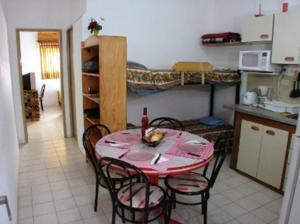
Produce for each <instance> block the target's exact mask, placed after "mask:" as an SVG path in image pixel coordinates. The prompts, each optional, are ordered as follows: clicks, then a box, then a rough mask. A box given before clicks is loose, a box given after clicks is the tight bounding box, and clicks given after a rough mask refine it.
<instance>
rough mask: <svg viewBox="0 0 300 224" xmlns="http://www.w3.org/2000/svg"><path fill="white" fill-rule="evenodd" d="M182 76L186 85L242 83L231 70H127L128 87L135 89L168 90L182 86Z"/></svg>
mask: <svg viewBox="0 0 300 224" xmlns="http://www.w3.org/2000/svg"><path fill="white" fill-rule="evenodd" d="M182 76H183V79H184V83H185V84H189V83H202V81H204V82H205V83H215V84H231V85H233V84H237V83H239V82H240V78H239V75H238V73H237V72H236V71H231V70H214V71H211V72H175V71H172V70H149V69H127V85H128V87H129V88H133V89H148V90H167V89H170V88H172V87H174V86H178V85H180V84H181V79H182ZM203 76H204V77H203ZM203 79H204V80H203Z"/></svg>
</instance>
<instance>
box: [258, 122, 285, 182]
mask: <svg viewBox="0 0 300 224" xmlns="http://www.w3.org/2000/svg"><path fill="white" fill-rule="evenodd" d="M288 136H289V133H288V132H287V131H283V130H280V129H277V128H271V127H268V126H264V130H263V133H262V144H261V153H260V159H259V166H258V170H257V178H258V179H260V180H262V181H264V182H265V183H267V184H270V185H272V186H274V187H276V188H280V185H281V177H282V175H283V167H284V159H285V154H286V150H287V145H288Z"/></svg>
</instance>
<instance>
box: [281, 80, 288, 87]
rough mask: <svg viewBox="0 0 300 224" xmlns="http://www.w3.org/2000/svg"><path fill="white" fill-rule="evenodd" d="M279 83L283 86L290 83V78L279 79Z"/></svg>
mask: <svg viewBox="0 0 300 224" xmlns="http://www.w3.org/2000/svg"><path fill="white" fill-rule="evenodd" d="M281 85H283V86H289V85H290V80H288V79H283V80H281Z"/></svg>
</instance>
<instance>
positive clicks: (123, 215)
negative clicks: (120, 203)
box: [122, 208, 125, 223]
mask: <svg viewBox="0 0 300 224" xmlns="http://www.w3.org/2000/svg"><path fill="white" fill-rule="evenodd" d="M122 223H125V212H124V209H123V208H122Z"/></svg>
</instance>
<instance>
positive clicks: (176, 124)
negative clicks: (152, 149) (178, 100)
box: [149, 117, 184, 131]
mask: <svg viewBox="0 0 300 224" xmlns="http://www.w3.org/2000/svg"><path fill="white" fill-rule="evenodd" d="M149 126H150V127H156V128H172V129H175V130H180V131H184V126H183V124H182V123H181V122H180V121H178V120H176V119H174V118H171V117H158V118H155V119H153V120H152V121H151V122H150V123H149Z"/></svg>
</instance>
